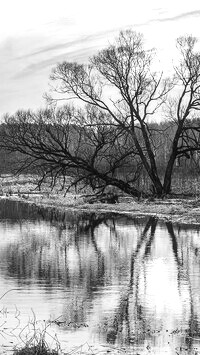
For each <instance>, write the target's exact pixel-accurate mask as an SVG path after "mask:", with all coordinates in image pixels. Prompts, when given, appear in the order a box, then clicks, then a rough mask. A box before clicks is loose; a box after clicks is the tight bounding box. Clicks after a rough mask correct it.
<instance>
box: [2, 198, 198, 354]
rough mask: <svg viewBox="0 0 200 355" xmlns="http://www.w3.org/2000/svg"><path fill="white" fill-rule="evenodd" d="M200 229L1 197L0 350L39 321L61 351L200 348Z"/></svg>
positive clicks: (180, 350)
mask: <svg viewBox="0 0 200 355" xmlns="http://www.w3.org/2000/svg"><path fill="white" fill-rule="evenodd" d="M199 232H200V230H199V227H195V226H189V225H173V224H172V223H170V222H166V223H164V222H160V221H159V220H157V219H156V218H153V217H150V218H149V217H148V218H146V217H145V218H139V219H137V218H129V217H122V216H116V215H115V216H113V215H100V216H97V215H95V214H87V213H84V214H77V213H72V212H71V213H66V214H64V213H58V212H57V211H56V210H47V209H43V208H40V209H38V208H36V207H33V206H32V207H31V206H28V205H26V204H20V203H14V202H11V201H10V202H9V201H4V200H1V201H0V296H3V295H4V293H5V292H7V291H8V293H7V294H5V295H4V296H3V297H2V298H1V299H0V344H1V347H0V348H1V351H2V353H7V352H8V350H9V349H11V348H12V347H13V346H14V345H15V344H19V343H20V344H23V342H25V339H28V337H29V336H30V335H31V329H30V328H31V326H30V325H33V324H36V325H37V326H38V324H40V325H41V326H42V327H44V326H45V327H46V326H47V336H48V337H49V339H50V340H52V343H54V342H55V339H54V338H55V333H56V334H57V337H58V339H59V343H60V345H61V348H62V349H63V350H65V351H67V350H69V349H73V348H74V347H77V346H79V345H81V344H84V345H83V347H82V348H79V349H78V350H77V351H81V352H79V353H81V354H83V353H84V352H88V353H92V351H93V352H94V353H95V351H96V353H97V352H99V351H102V352H103V351H105V352H106V351H107V350H110V351H111V353H114V352H120V351H121V352H122V353H131V354H159V355H160V354H189V353H190V354H194V355H197V354H200V233H199ZM55 320H56V322H55ZM27 324H28V326H27ZM119 349H120V350H119ZM77 351H76V352H77Z"/></svg>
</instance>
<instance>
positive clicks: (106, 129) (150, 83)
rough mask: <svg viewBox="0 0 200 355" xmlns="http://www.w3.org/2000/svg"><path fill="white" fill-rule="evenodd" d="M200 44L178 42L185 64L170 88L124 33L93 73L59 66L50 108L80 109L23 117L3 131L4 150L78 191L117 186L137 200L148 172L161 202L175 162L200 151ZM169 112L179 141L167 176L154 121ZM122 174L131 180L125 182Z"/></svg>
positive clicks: (89, 68) (135, 37)
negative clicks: (80, 186)
mask: <svg viewBox="0 0 200 355" xmlns="http://www.w3.org/2000/svg"><path fill="white" fill-rule="evenodd" d="M195 44H196V39H195V38H193V37H191V36H187V37H183V38H179V39H178V40H177V47H178V51H179V55H180V61H179V64H178V65H177V66H176V67H175V68H174V75H173V78H172V79H170V80H169V79H166V78H164V75H163V73H157V72H155V70H152V67H153V65H152V64H153V60H154V53H153V52H152V51H147V50H145V49H144V46H143V38H142V36H141V35H140V34H138V33H135V32H132V31H125V32H121V33H120V35H119V37H118V39H117V40H116V42H115V43H114V44H113V45H110V46H109V47H108V48H106V49H104V50H102V51H100V52H99V53H98V54H97V55H96V56H94V57H92V58H91V59H90V63H89V64H88V65H82V64H78V63H70V62H63V63H60V64H58V65H57V66H56V67H55V68H54V69H53V71H52V75H51V80H52V81H53V90H54V94H55V92H56V93H58V94H59V95H56V98H55V97H54V98H52V99H51V100H52V103H53V102H55V101H58V100H60V99H61V100H63V99H66V100H73V102H74V105H76V102H78V103H81V108H80V109H78V108H77V109H75V108H74V107H72V106H65V107H64V108H62V109H49V110H46V111H43V112H37V113H35V114H34V113H31V112H29V111H28V112H18V113H17V114H16V115H14V116H12V117H9V118H8V119H7V124H6V125H5V126H4V128H5V129H4V132H3V138H2V141H3V142H4V146H5V145H6V146H7V148H8V149H10V150H18V151H20V152H22V153H25V154H26V155H27V156H29V159H28V161H26V162H25V166H27V164H28V162H30V163H31V164H33V163H35V164H38V162H39V163H40V165H41V162H42V164H43V167H45V169H44V171H45V174H47V175H51V176H52V178H53V180H54V181H55V179H56V178H57V177H58V176H60V175H62V176H63V177H65V176H66V175H67V174H68V173H69V174H70V175H71V176H72V175H73V176H74V180H73V183H77V182H78V181H85V182H89V183H90V184H91V185H92V186H93V187H94V188H103V187H105V186H106V185H114V186H117V187H118V188H120V189H121V190H123V191H125V192H127V193H129V194H132V195H136V196H139V195H140V191H138V189H137V188H136V187H135V182H136V180H137V179H138V177H139V171H140V167H141V166H142V167H143V169H145V170H146V172H147V174H148V176H149V178H150V180H151V183H152V187H153V188H152V190H153V192H154V193H155V194H156V195H157V196H162V195H163V194H168V193H170V190H171V181H172V174H173V168H174V163H175V161H176V159H177V158H179V157H182V156H188V155H189V156H190V154H192V153H193V152H194V151H197V150H199V149H200V146H199V130H200V127H199V119H198V111H199V109H200V89H199V88H200V54H199V53H198V52H196V51H195ZM60 95H61V96H60ZM83 104H84V105H85V107H84V108H83ZM79 107H80V106H79ZM164 108H165V114H166V116H167V120H168V123H169V127H170V132H173V133H172V135H171V137H170V140H169V143H170V147H169V149H168V150H169V151H168V154H167V159H168V161H167V164H166V167H165V171H164V172H162V173H160V175H159V172H158V151H159V152H160V149H161V148H160V141H162V140H160V139H159V136H160V135H165V133H166V127H165V129H164V130H163V131H162V130H161V129H160V128H158V126H156V125H155V124H152V120H154V122H155V120H158V121H159V118H160V117H161V112H162V109H164ZM162 117H163V114H162ZM172 126H173V130H172V129H171V128H172ZM160 127H161V126H160ZM159 154H160V153H159ZM120 169H123V171H126V173H125V174H121V175H120ZM64 181H65V179H64Z"/></svg>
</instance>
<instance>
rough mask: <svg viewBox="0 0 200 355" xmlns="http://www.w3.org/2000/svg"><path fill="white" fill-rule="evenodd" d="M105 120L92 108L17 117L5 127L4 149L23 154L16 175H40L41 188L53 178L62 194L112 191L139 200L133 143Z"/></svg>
mask: <svg viewBox="0 0 200 355" xmlns="http://www.w3.org/2000/svg"><path fill="white" fill-rule="evenodd" d="M102 119H105V116H103V118H102V113H101V112H100V111H98V110H97V109H96V108H92V109H91V108H89V107H87V109H85V110H83V109H78V110H77V109H75V108H74V107H73V106H64V107H62V108H57V109H53V108H51V109H46V110H40V111H38V112H36V113H33V112H31V111H19V112H17V113H16V114H15V115H14V116H10V117H9V118H8V119H7V121H6V124H4V126H3V127H2V130H1V133H2V137H1V142H2V143H1V144H2V145H4V146H6V147H7V149H8V150H9V151H12V152H14V151H16V150H17V151H18V152H20V153H21V154H22V157H23V163H22V164H21V165H20V168H18V172H19V171H21V170H24V168H26V169H27V168H30V167H31V169H32V170H33V168H34V169H35V170H36V169H37V171H39V172H40V175H41V179H40V181H39V185H41V183H42V182H43V181H44V180H45V179H46V178H47V177H50V180H51V186H52V187H54V186H55V183H56V182H57V180H58V179H59V180H60V182H61V183H62V188H66V186H68V188H70V187H72V186H76V185H77V184H79V185H80V184H81V186H82V187H84V186H85V185H89V186H90V187H92V189H93V190H94V191H95V192H102V191H103V190H104V189H105V187H106V186H108V185H112V186H115V187H117V188H119V189H121V190H122V191H124V192H126V193H128V194H130V195H133V196H138V197H139V192H138V191H137V190H136V189H135V188H134V182H135V181H136V180H137V179H138V176H139V173H140V169H141V164H140V160H139V159H138V156H137V154H136V152H135V148H134V147H133V145H132V144H130V142H129V140H130V137H129V136H128V134H124V132H123V131H122V130H121V129H120V127H119V128H117V129H115V130H114V129H113V126H112V125H110V124H109V117H107V125H102V124H101V122H102ZM91 122H92V123H91ZM130 163H131V169H130ZM122 170H126V176H125V177H124V178H123V180H122V179H121V177H120V176H121V174H122ZM122 175H123V174H122ZM66 179H67V180H66ZM66 183H67V184H66Z"/></svg>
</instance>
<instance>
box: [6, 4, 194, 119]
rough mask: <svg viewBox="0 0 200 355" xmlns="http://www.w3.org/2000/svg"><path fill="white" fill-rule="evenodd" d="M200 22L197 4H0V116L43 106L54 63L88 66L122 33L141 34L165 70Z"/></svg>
mask: <svg viewBox="0 0 200 355" xmlns="http://www.w3.org/2000/svg"><path fill="white" fill-rule="evenodd" d="M199 24H200V2H199V0H190V1H186V0H182V1H181V0H138V1H135V0H101V1H96V0H0V51H1V56H0V115H3V114H4V113H6V112H10V113H14V112H15V111H16V110H17V109H20V108H32V109H35V108H40V107H42V106H43V105H44V104H45V101H44V99H43V97H42V96H43V93H44V92H45V91H48V89H49V88H48V83H49V75H50V72H51V68H52V67H53V66H55V64H56V63H58V62H61V61H63V60H67V61H78V62H87V59H88V57H89V56H91V55H93V54H95V53H96V52H97V51H98V50H99V49H101V48H102V47H103V46H105V45H106V44H108V43H109V42H111V41H112V39H113V38H114V37H116V36H117V34H118V33H119V31H120V30H121V29H127V28H132V29H134V30H136V31H139V32H142V33H143V34H144V37H145V40H146V45H147V46H148V47H156V48H158V53H159V55H160V56H161V58H162V61H163V65H164V66H167V62H168V61H169V62H171V59H172V57H173V56H174V55H175V54H174V48H175V39H176V38H177V37H178V36H180V35H184V34H193V35H195V36H197V37H199V38H200V25H199Z"/></svg>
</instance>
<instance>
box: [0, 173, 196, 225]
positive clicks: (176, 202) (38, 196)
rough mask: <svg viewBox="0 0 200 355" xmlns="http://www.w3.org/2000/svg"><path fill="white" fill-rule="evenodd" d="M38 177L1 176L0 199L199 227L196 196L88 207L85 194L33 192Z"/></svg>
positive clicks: (44, 188)
mask: <svg viewBox="0 0 200 355" xmlns="http://www.w3.org/2000/svg"><path fill="white" fill-rule="evenodd" d="M36 183H37V177H34V176H33V175H20V176H18V177H15V176H12V175H10V176H9V175H4V176H1V177H0V195H1V198H7V199H11V200H17V201H26V202H27V203H31V204H36V205H38V206H46V207H53V208H58V209H61V210H65V211H67V210H69V209H70V210H78V211H91V212H96V213H101V212H116V213H122V214H129V215H132V216H141V215H153V216H157V217H158V218H162V219H167V220H171V221H174V222H181V223H198V224H200V198H199V196H198V195H196V196H194V197H190V198H168V199H164V200H160V199H141V200H140V201H138V200H137V199H134V198H132V197H130V196H122V195H121V196H119V202H118V203H115V204H110V203H101V202H95V203H92V204H91V203H89V202H88V197H86V194H85V193H78V192H77V191H72V192H69V193H67V194H66V196H64V193H63V191H59V188H55V189H54V190H53V191H51V189H50V188H49V187H48V185H44V186H42V189H41V191H38V189H37V188H36V187H37V185H36Z"/></svg>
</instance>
